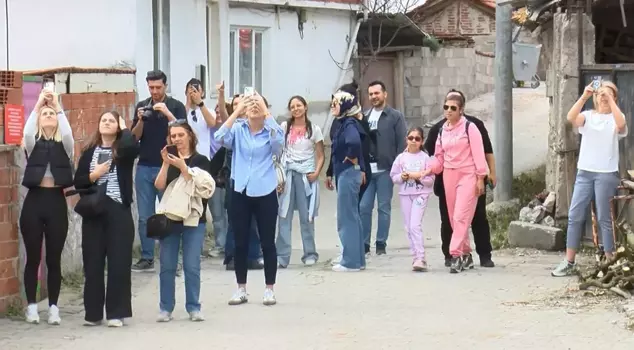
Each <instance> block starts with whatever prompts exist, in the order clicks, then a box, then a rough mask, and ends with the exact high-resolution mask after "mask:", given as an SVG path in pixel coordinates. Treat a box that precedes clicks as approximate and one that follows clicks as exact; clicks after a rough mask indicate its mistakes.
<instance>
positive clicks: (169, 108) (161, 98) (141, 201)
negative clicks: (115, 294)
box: [132, 70, 187, 272]
mask: <svg viewBox="0 0 634 350" xmlns="http://www.w3.org/2000/svg"><path fill="white" fill-rule="evenodd" d="M145 81H146V82H147V85H148V89H149V90H150V97H149V98H147V99H145V100H143V101H140V102H139V103H137V105H136V111H137V113H136V115H135V116H134V120H133V121H132V133H133V134H134V136H135V137H136V139H137V140H139V146H140V152H139V162H138V164H137V169H136V178H135V181H134V183H135V189H136V201H137V207H138V211H139V238H140V240H141V259H140V260H139V261H138V262H137V263H136V264H134V265H132V271H138V272H150V271H154V239H152V238H148V237H147V232H146V222H147V219H148V218H149V217H150V216H152V215H154V213H155V210H156V208H155V205H156V198H157V197H158V198H159V200H160V197H161V193H160V192H159V191H158V190H157V189H156V187H154V181H155V180H156V176H157V175H158V172H159V170H160V169H161V164H162V162H163V161H162V158H161V150H162V149H163V147H165V145H166V144H167V125H168V123H170V122H173V121H175V120H177V119H186V118H187V114H186V110H185V105H183V103H182V102H180V101H178V100H177V99H175V98H172V97H170V96H167V95H166V88H167V76H166V75H165V73H163V72H162V71H160V70H155V71H150V72H148V73H147V76H146V77H145Z"/></svg>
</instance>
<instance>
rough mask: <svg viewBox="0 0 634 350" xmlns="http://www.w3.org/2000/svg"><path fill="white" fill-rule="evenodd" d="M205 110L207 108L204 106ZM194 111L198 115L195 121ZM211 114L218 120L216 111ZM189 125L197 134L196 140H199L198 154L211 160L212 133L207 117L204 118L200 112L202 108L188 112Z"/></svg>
mask: <svg viewBox="0 0 634 350" xmlns="http://www.w3.org/2000/svg"><path fill="white" fill-rule="evenodd" d="M203 108H207V107H206V106H203ZM192 111H194V113H195V115H196V120H194V116H193V115H192ZM210 112H211V115H212V116H213V118H216V115H215V113H214V111H210ZM187 123H188V124H189V125H191V127H192V129H193V130H194V133H195V134H196V138H198V145H197V146H196V152H198V153H200V154H202V155H203V156H205V157H207V158H209V159H211V156H210V155H211V132H210V131H209V129H211V128H210V127H209V126H208V125H207V122H206V121H205V117H204V116H203V112H202V111H201V110H200V108H198V107H196V109H188V110H187Z"/></svg>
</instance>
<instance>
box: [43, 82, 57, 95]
mask: <svg viewBox="0 0 634 350" xmlns="http://www.w3.org/2000/svg"><path fill="white" fill-rule="evenodd" d="M43 89H47V90H50V91H53V92H55V82H54V81H47V82H46V83H44V86H43Z"/></svg>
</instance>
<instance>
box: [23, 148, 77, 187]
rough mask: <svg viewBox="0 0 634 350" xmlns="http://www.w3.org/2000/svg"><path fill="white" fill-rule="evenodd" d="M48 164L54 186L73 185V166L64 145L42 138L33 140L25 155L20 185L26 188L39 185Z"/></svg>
mask: <svg viewBox="0 0 634 350" xmlns="http://www.w3.org/2000/svg"><path fill="white" fill-rule="evenodd" d="M49 165H50V167H51V174H53V180H54V181H55V185H56V186H59V187H61V188H67V187H71V186H72V185H73V168H72V166H71V164H70V158H69V157H68V154H67V153H66V150H65V149H64V145H63V144H62V143H61V142H57V141H53V140H44V139H39V140H37V141H36V142H35V146H34V147H33V150H32V151H31V154H29V155H28V157H27V161H26V167H25V169H24V178H23V179H22V185H23V186H24V187H27V188H33V187H39V186H40V183H42V178H44V174H45V173H46V168H47V167H48V166H49Z"/></svg>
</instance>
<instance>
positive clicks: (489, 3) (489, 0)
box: [409, 0, 495, 14]
mask: <svg viewBox="0 0 634 350" xmlns="http://www.w3.org/2000/svg"><path fill="white" fill-rule="evenodd" d="M449 1H451V0H426V1H425V3H423V4H422V5H420V6H418V7H416V8H414V9H412V10H411V11H410V12H409V13H410V14H411V13H414V12H418V11H419V10H422V9H425V8H428V7H431V6H434V5H438V4H441V3H443V2H447V3H448V2H449ZM468 1H471V2H474V3H478V4H480V5H482V6H485V7H488V8H490V9H493V10H495V0H468Z"/></svg>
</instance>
